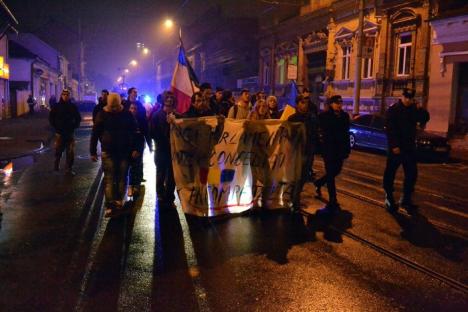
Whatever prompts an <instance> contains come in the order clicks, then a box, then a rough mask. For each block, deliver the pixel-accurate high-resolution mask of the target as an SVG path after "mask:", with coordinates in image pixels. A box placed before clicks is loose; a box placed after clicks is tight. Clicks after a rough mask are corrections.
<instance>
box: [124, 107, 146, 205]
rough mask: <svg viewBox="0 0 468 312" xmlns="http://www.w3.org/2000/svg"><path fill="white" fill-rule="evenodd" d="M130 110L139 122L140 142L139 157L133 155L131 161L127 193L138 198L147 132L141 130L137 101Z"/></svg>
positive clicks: (137, 137) (138, 146)
mask: <svg viewBox="0 0 468 312" xmlns="http://www.w3.org/2000/svg"><path fill="white" fill-rule="evenodd" d="M129 112H130V113H131V114H132V116H133V118H134V119H135V122H136V124H137V132H136V141H137V143H138V144H137V145H135V149H136V151H137V152H138V157H133V158H132V159H131V160H130V163H129V166H130V171H129V186H128V190H127V195H128V197H133V198H137V197H138V196H139V195H140V186H141V182H142V180H143V152H144V150H145V145H146V144H145V141H147V140H146V137H145V133H143V131H141V128H140V123H139V122H138V119H139V118H140V116H138V114H139V112H138V107H137V105H136V104H135V103H132V104H130V108H129ZM145 121H146V119H145ZM148 137H149V133H148ZM151 145H152V144H151V142H150V143H149V146H151ZM150 149H151V148H150Z"/></svg>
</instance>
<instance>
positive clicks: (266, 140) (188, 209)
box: [171, 117, 305, 216]
mask: <svg viewBox="0 0 468 312" xmlns="http://www.w3.org/2000/svg"><path fill="white" fill-rule="evenodd" d="M304 138H305V131H304V127H303V125H302V124H298V123H290V122H287V121H281V120H265V121H247V120H234V119H225V121H224V123H223V124H222V125H218V124H217V118H216V117H203V118H190V119H180V120H178V123H177V125H174V126H173V127H172V129H171V148H172V163H173V170H174V178H175V181H176V185H177V193H178V195H179V199H180V201H181V204H182V208H183V210H184V212H185V213H189V214H194V215H197V216H215V215H219V214H225V213H239V212H242V211H245V210H247V209H250V208H252V207H253V206H254V205H263V206H265V205H266V206H267V207H268V208H269V209H274V208H289V207H290V206H291V205H292V200H293V196H294V188H295V187H296V181H297V180H298V179H299V178H300V174H301V163H302V148H303V145H304V141H305V139H304Z"/></svg>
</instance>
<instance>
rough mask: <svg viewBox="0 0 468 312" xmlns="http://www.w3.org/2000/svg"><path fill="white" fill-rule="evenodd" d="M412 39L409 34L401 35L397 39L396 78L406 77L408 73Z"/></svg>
mask: <svg viewBox="0 0 468 312" xmlns="http://www.w3.org/2000/svg"><path fill="white" fill-rule="evenodd" d="M412 37H413V36H412V35H411V33H402V34H400V36H399V38H398V66H397V69H398V72H397V76H406V75H409V73H410V64H411V45H412Z"/></svg>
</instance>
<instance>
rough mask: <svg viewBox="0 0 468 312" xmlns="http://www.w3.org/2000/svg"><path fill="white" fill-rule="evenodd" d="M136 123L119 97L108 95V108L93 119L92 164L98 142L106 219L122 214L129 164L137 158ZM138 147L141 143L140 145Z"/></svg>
mask: <svg viewBox="0 0 468 312" xmlns="http://www.w3.org/2000/svg"><path fill="white" fill-rule="evenodd" d="M137 130H138V127H137V124H136V122H135V119H134V118H133V116H132V114H131V113H130V112H128V111H126V110H124V108H123V106H122V104H121V100H120V96H119V94H117V93H110V94H109V96H108V98H107V105H106V106H105V107H104V109H103V110H102V111H100V112H99V113H98V114H97V116H96V122H95V123H94V125H93V131H92V134H91V142H90V155H91V160H92V161H97V160H98V156H97V142H98V140H99V141H100V142H101V157H102V168H103V170H104V184H105V188H104V194H105V209H106V216H107V217H109V216H112V215H113V213H118V212H121V211H122V209H123V206H124V197H125V193H126V189H127V175H128V163H129V160H130V158H134V159H135V158H138V157H139V156H140V153H139V152H138V144H139V143H138V135H137ZM140 144H141V142H140Z"/></svg>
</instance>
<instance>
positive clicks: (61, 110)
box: [49, 89, 81, 175]
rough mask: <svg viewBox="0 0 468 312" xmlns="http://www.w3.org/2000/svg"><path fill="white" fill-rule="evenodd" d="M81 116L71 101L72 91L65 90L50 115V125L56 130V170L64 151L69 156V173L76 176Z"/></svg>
mask: <svg viewBox="0 0 468 312" xmlns="http://www.w3.org/2000/svg"><path fill="white" fill-rule="evenodd" d="M80 122H81V115H80V112H79V111H78V108H77V107H76V105H75V104H74V103H72V101H71V100H70V91H69V90H67V89H64V90H63V91H62V94H61V96H60V101H59V102H58V103H57V105H55V106H54V107H53V108H52V110H51V111H50V113H49V123H50V125H51V126H52V127H53V128H54V130H55V133H56V134H55V162H54V170H55V171H58V170H59V166H60V159H61V158H62V153H63V151H65V150H66V155H67V169H66V170H67V173H68V174H71V175H74V174H75V173H74V172H73V170H72V167H73V162H74V158H75V136H74V134H75V129H76V128H78V127H79V126H80Z"/></svg>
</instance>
